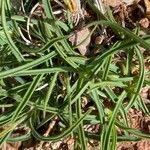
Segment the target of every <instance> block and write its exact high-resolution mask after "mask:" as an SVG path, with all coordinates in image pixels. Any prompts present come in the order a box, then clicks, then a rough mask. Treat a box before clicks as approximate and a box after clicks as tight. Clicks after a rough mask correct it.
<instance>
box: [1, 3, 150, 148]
mask: <svg viewBox="0 0 150 150" xmlns="http://www.w3.org/2000/svg"><path fill="white" fill-rule="evenodd" d="M78 2H79V1H78ZM0 3H1V5H0V10H1V18H0V39H1V41H0V112H1V114H0V131H1V132H0V144H1V145H2V144H3V143H4V142H17V141H27V140H29V139H31V138H33V136H34V137H35V138H36V139H37V140H39V141H58V140H62V139H65V138H67V137H72V138H74V139H75V142H76V143H75V146H76V148H78V147H79V148H80V149H83V150H86V149H87V145H88V142H89V141H90V139H94V140H97V141H98V142H100V144H101V149H102V150H110V149H112V150H115V149H116V143H117V142H120V141H136V140H141V139H143V138H150V136H149V135H148V134H146V133H142V132H140V131H138V130H135V129H132V128H130V127H129V125H128V121H127V114H128V111H129V109H130V108H137V106H138V109H140V110H142V111H143V112H144V113H145V115H149V114H150V113H149V109H148V108H147V106H146V105H145V103H144V102H143V101H142V98H141V96H140V91H141V89H142V87H143V86H144V85H145V84H149V82H148V80H147V78H146V76H145V74H146V75H148V74H149V72H146V73H145V69H144V68H145V67H144V66H145V65H144V57H143V53H142V52H141V48H145V49H147V50H149V49H150V37H149V36H143V37H141V36H139V35H138V33H139V29H137V28H135V29H134V30H132V31H131V30H129V29H126V28H123V27H122V26H121V25H120V24H118V23H116V22H115V21H114V18H113V15H112V13H111V10H110V9H109V8H108V9H109V11H108V17H106V16H104V15H103V14H102V13H101V12H100V10H99V9H97V7H96V6H95V5H93V4H92V3H91V1H90V0H88V1H87V4H88V5H89V7H90V8H91V10H93V12H94V13H95V14H96V15H97V19H96V20H94V21H91V22H90V23H88V24H86V27H88V28H94V30H92V31H91V34H90V36H92V35H93V34H94V32H95V31H96V29H97V28H100V27H103V28H107V27H109V28H111V30H112V31H113V33H114V35H115V36H116V37H117V40H116V41H115V42H113V43H112V44H111V45H109V46H107V47H106V48H105V50H104V51H103V52H102V53H98V54H97V55H91V56H88V57H85V56H82V55H80V54H79V53H78V52H76V51H75V49H74V47H73V46H72V45H71V44H70V43H69V40H68V38H69V33H70V32H71V30H72V29H74V27H72V28H70V25H69V24H68V22H69V23H70V24H71V25H74V23H73V22H72V20H71V18H69V16H70V14H69V15H68V14H67V15H66V16H68V18H67V19H66V20H63V21H62V20H58V18H57V16H56V15H54V14H55V13H54V10H53V9H54V8H53V5H52V2H51V1H49V0H42V1H39V3H38V4H39V7H42V13H41V14H40V16H32V15H31V14H30V12H31V9H32V8H29V7H28V4H29V3H30V4H31V5H30V6H32V7H34V5H35V4H34V2H33V1H30V2H29V1H28V0H26V1H25V2H24V6H23V8H22V9H23V10H24V11H20V12H19V13H14V11H13V9H14V8H13V6H12V5H13V4H11V2H10V1H8V0H7V1H5V0H0ZM64 8H66V7H65V5H64ZM64 8H63V9H64ZM67 13H68V12H67ZM28 14H30V15H29V16H28ZM29 17H30V18H29ZM27 22H28V23H27ZM27 26H28V31H27ZM28 32H29V34H30V36H31V38H30V39H28ZM85 40H86V39H85ZM27 41H30V43H28V42H27ZM81 42H82V41H81ZM81 44H82V43H81ZM100 48H101V47H100V46H99V49H100ZM91 49H92V47H91ZM120 52H124V53H125V55H126V59H125V62H123V61H121V65H120V66H121V67H120V66H119V65H118V64H117V62H115V56H116V55H118V54H119V53H120ZM134 60H136V61H137V62H138V64H139V70H138V74H136V76H134V75H133V74H132V68H131V66H132V65H134ZM116 88H119V92H116V91H115V89H116ZM84 98H86V101H87V103H88V105H85V106H84V105H83V99H84ZM106 103H108V105H106ZM89 104H90V105H89ZM109 104H111V106H109ZM55 117H57V118H58V127H57V130H56V131H57V132H55V133H50V134H49V135H48V136H47V137H46V136H44V135H43V134H41V133H40V132H39V131H40V130H39V128H43V130H44V129H45V128H46V127H47V124H48V123H50V122H51V121H52V120H53V119H54V118H55ZM119 117H120V118H121V120H119V119H118V118H119ZM95 124H98V125H99V127H100V128H101V130H99V131H98V132H97V133H90V132H88V131H85V127H86V126H87V125H91V126H92V125H95ZM20 126H21V127H23V128H25V127H26V128H27V131H26V133H25V134H24V135H19V136H18V137H12V135H13V132H14V130H16V129H17V127H20ZM117 128H120V129H121V130H122V131H123V134H122V136H118V135H117ZM43 132H44V131H43ZM45 132H46V131H45Z"/></svg>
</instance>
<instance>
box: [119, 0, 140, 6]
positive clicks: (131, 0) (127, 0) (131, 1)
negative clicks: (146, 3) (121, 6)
mask: <svg viewBox="0 0 150 150" xmlns="http://www.w3.org/2000/svg"><path fill="white" fill-rule="evenodd" d="M139 1H140V0H122V2H123V3H125V4H126V5H132V4H138V3H139Z"/></svg>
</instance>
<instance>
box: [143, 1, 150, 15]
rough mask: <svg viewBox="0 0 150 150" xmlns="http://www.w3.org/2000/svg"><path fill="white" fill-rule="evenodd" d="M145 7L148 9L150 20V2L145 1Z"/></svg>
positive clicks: (147, 13)
mask: <svg viewBox="0 0 150 150" xmlns="http://www.w3.org/2000/svg"><path fill="white" fill-rule="evenodd" d="M144 3H145V7H146V16H147V17H148V18H150V1H149V0H144Z"/></svg>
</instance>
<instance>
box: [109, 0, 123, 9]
mask: <svg viewBox="0 0 150 150" xmlns="http://www.w3.org/2000/svg"><path fill="white" fill-rule="evenodd" d="M106 2H107V4H108V5H109V6H111V7H117V6H119V5H121V4H122V0H107V1H106Z"/></svg>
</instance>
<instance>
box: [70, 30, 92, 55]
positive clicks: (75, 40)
mask: <svg viewBox="0 0 150 150" xmlns="http://www.w3.org/2000/svg"><path fill="white" fill-rule="evenodd" d="M89 34H90V30H89V29H88V28H86V27H84V28H82V29H81V30H77V31H74V32H73V34H72V36H71V37H70V38H69V41H70V42H71V43H72V45H74V46H77V48H78V50H79V52H80V53H81V55H83V56H85V55H88V54H89V45H90V41H91V36H89ZM82 42H83V43H82ZM80 43H82V44H80Z"/></svg>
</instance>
